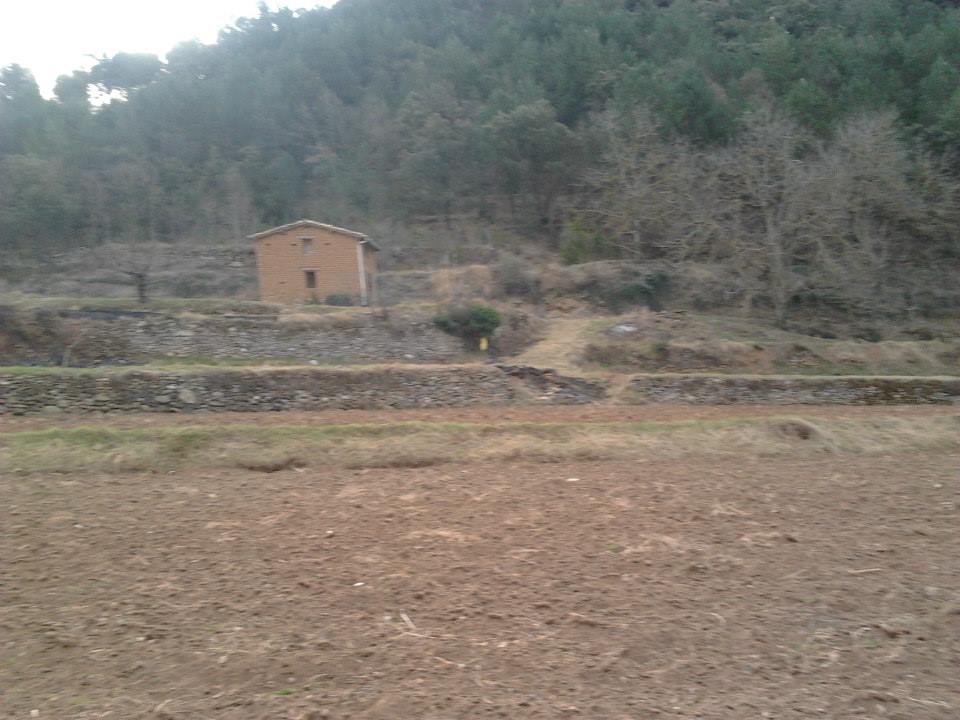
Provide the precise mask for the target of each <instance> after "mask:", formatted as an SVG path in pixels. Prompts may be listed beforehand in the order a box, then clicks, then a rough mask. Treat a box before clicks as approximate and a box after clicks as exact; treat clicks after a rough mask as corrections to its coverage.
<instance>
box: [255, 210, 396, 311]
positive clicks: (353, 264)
mask: <svg viewBox="0 0 960 720" xmlns="http://www.w3.org/2000/svg"><path fill="white" fill-rule="evenodd" d="M255 242H256V254H257V277H258V281H259V286H260V299H261V300H264V301H266V302H279V303H305V302H310V301H312V300H317V301H319V302H323V301H324V300H325V299H326V298H327V296H329V295H334V294H346V295H350V296H351V297H353V298H354V299H355V300H356V301H359V299H360V272H359V268H358V261H357V243H358V242H359V241H358V240H357V239H356V238H353V237H350V236H349V235H344V234H341V233H338V232H333V231H330V230H324V229H322V228H316V227H295V228H291V229H289V230H285V231H282V232H278V233H275V234H273V235H268V236H266V237H262V238H260V239H258V240H256V241H255ZM364 264H365V265H366V266H367V267H366V272H367V274H368V275H369V276H370V278H371V282H373V281H374V280H375V277H376V272H377V268H376V252H375V251H373V249H372V248H369V247H367V248H366V249H365V251H364ZM308 272H312V273H313V274H314V275H313V277H314V280H315V285H316V287H313V288H310V287H308V281H307V273H308Z"/></svg>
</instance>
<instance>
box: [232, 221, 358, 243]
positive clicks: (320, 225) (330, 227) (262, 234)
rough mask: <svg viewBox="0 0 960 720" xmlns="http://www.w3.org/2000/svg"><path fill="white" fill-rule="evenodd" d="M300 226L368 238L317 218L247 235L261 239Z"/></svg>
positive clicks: (355, 237)
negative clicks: (318, 220) (319, 220)
mask: <svg viewBox="0 0 960 720" xmlns="http://www.w3.org/2000/svg"><path fill="white" fill-rule="evenodd" d="M298 227H312V228H317V229H319V230H327V231H329V232H333V233H338V234H340V235H347V236H348V237H352V238H354V239H356V240H367V239H368V238H367V236H366V235H364V234H363V233H359V232H356V231H355V230H348V229H347V228H342V227H337V226H336V225H327V224H326V223H321V222H317V221H316V220H297V221H296V222H292V223H287V224H286V225H280V226H278V227H275V228H270V229H269V230H262V231H261V232H258V233H254V234H253V235H247V239H248V240H260V239H262V238H265V237H269V236H270V235H276V234H277V233H282V232H286V231H287V230H293V229H295V228H298Z"/></svg>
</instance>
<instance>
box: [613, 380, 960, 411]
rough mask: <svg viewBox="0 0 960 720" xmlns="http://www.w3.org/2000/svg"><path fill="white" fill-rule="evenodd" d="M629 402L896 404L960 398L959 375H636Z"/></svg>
mask: <svg viewBox="0 0 960 720" xmlns="http://www.w3.org/2000/svg"><path fill="white" fill-rule="evenodd" d="M626 395H627V396H626V398H625V399H626V400H627V401H629V402H638V403H640V402H650V403H655V402H660V403H693V404H698V405H730V404H747V403H767V404H774V405H794V404H805V405H896V404H944V403H951V402H960V378H957V377H853V376H843V377H804V376H792V377H763V376H750V377H743V376H731V375H636V376H634V377H633V378H632V379H631V381H630V385H629V387H628V389H627V393H626Z"/></svg>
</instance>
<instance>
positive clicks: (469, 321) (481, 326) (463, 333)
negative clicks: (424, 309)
mask: <svg viewBox="0 0 960 720" xmlns="http://www.w3.org/2000/svg"><path fill="white" fill-rule="evenodd" d="M501 320H502V318H501V316H500V312H499V311H498V310H497V309H496V308H492V307H489V306H487V305H464V306H460V307H454V308H450V309H448V310H446V311H445V312H443V313H441V314H440V315H437V316H436V317H435V318H434V319H433V324H434V325H436V326H437V327H438V328H440V329H441V330H443V331H444V332H445V333H448V334H450V335H453V336H455V337H459V338H463V339H464V340H471V341H475V340H479V339H480V338H488V337H490V336H491V335H493V333H494V332H495V331H496V329H497V328H498V327H500V322H501Z"/></svg>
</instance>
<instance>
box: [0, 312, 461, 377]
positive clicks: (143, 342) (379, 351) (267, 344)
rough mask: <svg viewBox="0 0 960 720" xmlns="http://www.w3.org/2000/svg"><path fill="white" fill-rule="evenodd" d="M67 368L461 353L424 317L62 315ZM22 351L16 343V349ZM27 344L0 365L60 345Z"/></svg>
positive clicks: (425, 358)
mask: <svg viewBox="0 0 960 720" xmlns="http://www.w3.org/2000/svg"><path fill="white" fill-rule="evenodd" d="M59 316H60V318H61V322H62V323H63V324H65V326H67V327H68V328H69V333H68V336H69V338H71V340H74V339H75V341H71V342H70V351H69V353H70V357H69V360H70V364H71V365H76V366H84V367H89V366H97V365H131V364H137V363H143V362H146V361H149V360H151V359H155V358H159V357H209V358H217V359H237V358H240V359H242V358H252V359H258V360H269V359H271V358H273V359H282V360H296V361H300V362H302V363H304V364H306V363H309V362H311V361H316V362H318V363H320V364H328V363H371V362H373V363H376V362H405V363H443V362H450V361H452V360H454V359H456V357H457V356H458V355H460V354H462V352H463V345H462V343H461V342H460V340H458V339H457V338H454V337H451V336H450V335H447V334H446V333H443V332H441V331H440V330H438V329H437V328H436V327H435V326H434V325H433V323H432V322H431V321H430V319H429V318H425V317H424V318H402V317H398V318H396V319H391V318H388V319H383V318H380V317H377V316H375V315H373V314H372V313H368V314H363V315H361V314H351V315H349V316H347V317H332V316H320V317H317V318H313V319H310V318H308V319H307V320H305V321H294V322H283V321H279V320H278V319H277V317H276V316H274V315H265V316H242V317H240V316H174V315H167V314H163V313H154V312H136V311H110V310H84V311H69V310H68V311H62V312H60V313H59ZM21 345H22V344H21ZM65 345H66V343H65V342H62V343H60V345H59V346H58V345H57V344H56V343H55V342H52V341H51V342H47V343H45V344H44V343H34V344H33V345H30V346H28V345H22V346H19V347H16V346H15V347H13V348H12V349H10V350H8V351H7V352H6V353H3V352H0V364H6V365H52V364H57V363H59V362H61V361H62V356H63V354H64V351H65V350H64V347H65Z"/></svg>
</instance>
